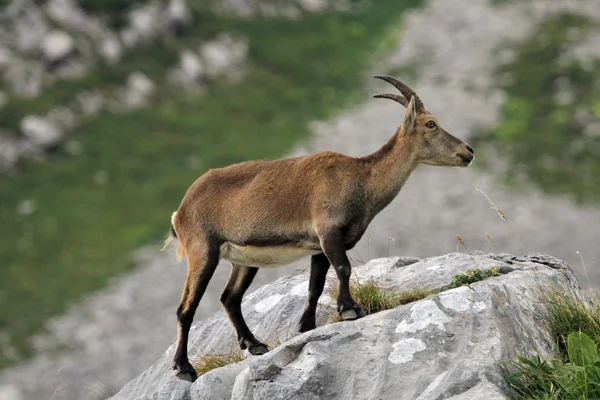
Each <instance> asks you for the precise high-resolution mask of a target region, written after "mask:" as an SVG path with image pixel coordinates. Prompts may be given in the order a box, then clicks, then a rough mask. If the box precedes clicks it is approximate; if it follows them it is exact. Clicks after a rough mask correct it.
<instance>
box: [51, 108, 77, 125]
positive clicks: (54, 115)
mask: <svg viewBox="0 0 600 400" xmlns="http://www.w3.org/2000/svg"><path fill="white" fill-rule="evenodd" d="M46 118H47V119H48V120H49V121H50V122H51V123H52V124H53V125H54V126H56V127H57V128H58V129H59V130H62V131H68V130H71V129H73V128H75V126H76V125H77V123H78V122H79V117H78V116H77V114H75V112H74V111H73V110H71V109H70V108H68V107H56V108H53V109H52V110H50V111H48V114H46Z"/></svg>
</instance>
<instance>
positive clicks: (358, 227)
mask: <svg viewBox="0 0 600 400" xmlns="http://www.w3.org/2000/svg"><path fill="white" fill-rule="evenodd" d="M376 78H379V79H383V80H385V81H387V82H389V83H391V84H392V85H394V86H395V87H396V88H397V89H398V90H400V92H401V93H402V96H400V95H397V94H383V95H377V96H375V97H378V98H387V99H391V100H395V101H397V102H398V103H400V104H402V105H403V106H405V107H406V109H407V110H406V113H405V116H404V121H403V123H402V124H401V125H400V127H399V128H398V129H397V131H396V133H395V135H394V136H393V137H392V138H391V139H390V140H389V141H388V142H387V143H386V144H385V145H384V146H383V147H382V148H381V149H379V150H378V151H376V152H375V153H373V154H371V155H368V156H366V157H361V158H354V157H350V156H347V155H344V154H339V153H334V152H330V151H325V152H320V153H316V154H313V155H310V156H305V157H299V158H292V159H283V160H275V161H248V162H243V163H240V164H235V165H231V166H229V167H226V168H220V169H213V170H210V171H208V172H207V173H206V174H204V175H202V176H201V177H200V178H198V180H196V182H195V183H194V184H193V185H192V186H191V187H190V188H189V189H188V191H187V193H186V195H185V197H184V198H183V201H182V202H181V205H180V206H179V209H178V210H177V212H175V213H174V214H173V217H172V219H171V232H172V235H173V237H176V238H177V239H178V246H177V253H178V256H179V257H180V258H181V257H183V256H186V257H187V264H188V274H187V279H186V282H185V287H184V289H183V295H182V299H181V304H180V305H179V308H178V309H177V319H178V336H177V350H176V353H175V359H174V369H175V370H176V371H177V375H178V376H179V377H180V378H182V379H187V380H194V379H196V377H197V375H196V372H195V371H194V368H193V367H192V365H191V364H190V362H189V360H188V355H187V342H188V333H189V330H190V326H191V324H192V319H193V317H194V313H195V311H196V308H197V307H198V304H199V302H200V299H201V298H202V295H203V294H204V291H205V289H206V286H207V285H208V282H209V281H210V279H211V277H212V275H213V272H214V271H215V268H216V267H217V264H218V263H219V260H220V259H224V260H227V261H229V262H230V263H231V264H232V269H231V275H230V277H229V280H228V282H227V285H226V286H225V290H224V291H223V294H222V295H221V302H222V304H223V307H224V309H225V311H226V312H227V315H228V317H229V320H230V321H231V324H232V325H233V328H234V329H235V331H236V334H237V338H238V340H239V344H240V347H241V348H242V349H248V350H249V352H250V353H251V354H264V353H265V352H267V347H266V346H265V345H264V344H263V343H261V342H260V341H258V340H257V339H256V338H255V337H254V335H253V334H252V332H251V331H250V329H249V328H248V326H247V325H246V323H245V321H244V318H243V316H242V311H241V303H242V297H243V295H244V292H245V291H246V290H247V289H248V287H249V286H250V283H251V282H252V279H253V278H254V276H255V275H256V273H257V272H258V269H259V268H271V267H277V266H281V265H284V264H288V263H291V262H293V261H296V260H298V259H300V258H302V257H305V256H309V255H310V256H311V265H310V281H309V289H308V298H307V301H306V305H305V309H304V312H303V314H302V317H301V318H300V324H299V330H300V332H305V331H308V330H311V329H314V328H315V312H316V307H317V301H318V299H319V297H320V296H321V293H322V292H323V287H324V285H325V277H326V274H327V270H328V269H329V267H330V265H333V268H334V269H335V272H336V274H337V277H338V280H339V297H338V299H337V308H338V312H339V313H340V315H341V317H342V318H343V319H356V318H360V317H362V316H363V315H364V312H363V310H362V308H361V307H360V305H358V304H356V303H355V302H354V300H353V299H352V296H351V295H350V291H349V279H350V262H349V260H348V257H347V256H346V251H347V250H349V249H351V248H353V247H354V245H356V243H357V242H358V241H359V240H360V238H361V237H362V235H363V234H364V232H365V230H366V229H367V226H368V225H369V223H370V222H371V220H372V219H373V218H374V217H375V216H376V215H377V214H378V213H379V212H380V211H381V210H382V209H383V208H384V207H386V206H387V205H388V204H389V203H390V202H391V201H392V200H393V199H394V198H395V197H396V195H397V194H398V192H399V191H400V189H401V188H402V186H403V185H404V183H405V182H406V180H407V179H408V177H409V175H410V174H411V172H412V171H413V170H414V169H415V168H416V167H417V165H419V164H429V165H440V166H457V167H466V166H468V165H469V164H470V163H471V161H472V160H473V158H474V156H473V149H472V148H471V147H470V146H469V145H468V144H467V143H465V142H463V141H462V140H459V139H457V138H456V137H454V136H452V135H450V134H449V133H448V132H446V131H445V130H444V129H442V128H441V126H440V125H439V123H438V121H437V119H436V118H435V117H434V116H433V115H431V114H430V113H429V112H428V111H427V110H425V108H424V107H423V103H422V102H421V100H420V99H419V97H418V96H417V95H416V93H415V92H413V91H412V90H411V89H410V88H409V87H407V86H406V85H404V84H403V83H401V82H400V81H398V80H396V79H394V78H391V77H387V76H376Z"/></svg>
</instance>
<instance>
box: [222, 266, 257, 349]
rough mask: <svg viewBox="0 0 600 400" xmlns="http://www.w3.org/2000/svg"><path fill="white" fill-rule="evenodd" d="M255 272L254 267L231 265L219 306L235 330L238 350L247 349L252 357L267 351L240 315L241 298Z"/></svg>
mask: <svg viewBox="0 0 600 400" xmlns="http://www.w3.org/2000/svg"><path fill="white" fill-rule="evenodd" d="M257 272H258V268H256V267H246V266H243V265H236V264H232V266H231V275H229V280H228V281H227V284H226V285H225V290H224V291H223V294H222V295H221V304H223V308H224V309H225V312H226V313H227V316H228V317H229V321H230V322H231V325H233V329H235V333H236V334H237V338H238V342H239V344H240V348H241V349H242V350H244V349H248V351H249V352H250V354H253V355H259V354H265V353H266V352H267V351H268V349H267V346H266V345H265V344H264V343H261V342H260V341H258V340H257V339H256V338H255V337H254V335H253V334H252V332H251V331H250V328H248V325H246V321H244V316H243V315H242V297H244V293H245V292H246V290H248V287H250V284H251V283H252V280H253V279H254V277H255V276H256V273H257Z"/></svg>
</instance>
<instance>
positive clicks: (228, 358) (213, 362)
mask: <svg viewBox="0 0 600 400" xmlns="http://www.w3.org/2000/svg"><path fill="white" fill-rule="evenodd" d="M244 359H246V357H245V356H244V353H242V351H241V350H238V349H233V350H231V351H230V352H229V353H223V354H203V355H201V356H200V357H199V358H198V359H197V360H195V361H194V362H192V365H193V366H194V369H195V370H196V373H197V374H198V376H200V375H204V374H205V373H207V372H209V371H212V370H213V369H215V368H221V367H224V366H226V365H229V364H235V363H238V362H240V361H244Z"/></svg>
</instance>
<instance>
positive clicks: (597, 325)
mask: <svg viewBox="0 0 600 400" xmlns="http://www.w3.org/2000/svg"><path fill="white" fill-rule="evenodd" d="M541 300H542V303H543V304H544V307H545V308H546V316H545V318H546V323H547V324H548V329H549V331H550V332H551V334H552V335H553V337H554V339H555V340H556V343H557V344H558V346H559V350H560V351H561V353H563V354H564V353H565V351H566V349H567V337H568V336H569V334H570V333H572V332H579V331H581V332H583V333H585V334H586V335H587V336H589V337H590V338H591V339H592V340H594V341H595V342H596V343H600V303H598V302H592V303H590V304H586V303H585V302H584V301H582V300H580V299H577V298H575V297H573V295H571V294H568V293H564V292H560V291H559V290H557V289H551V290H545V291H544V292H543V293H542V295H541Z"/></svg>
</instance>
